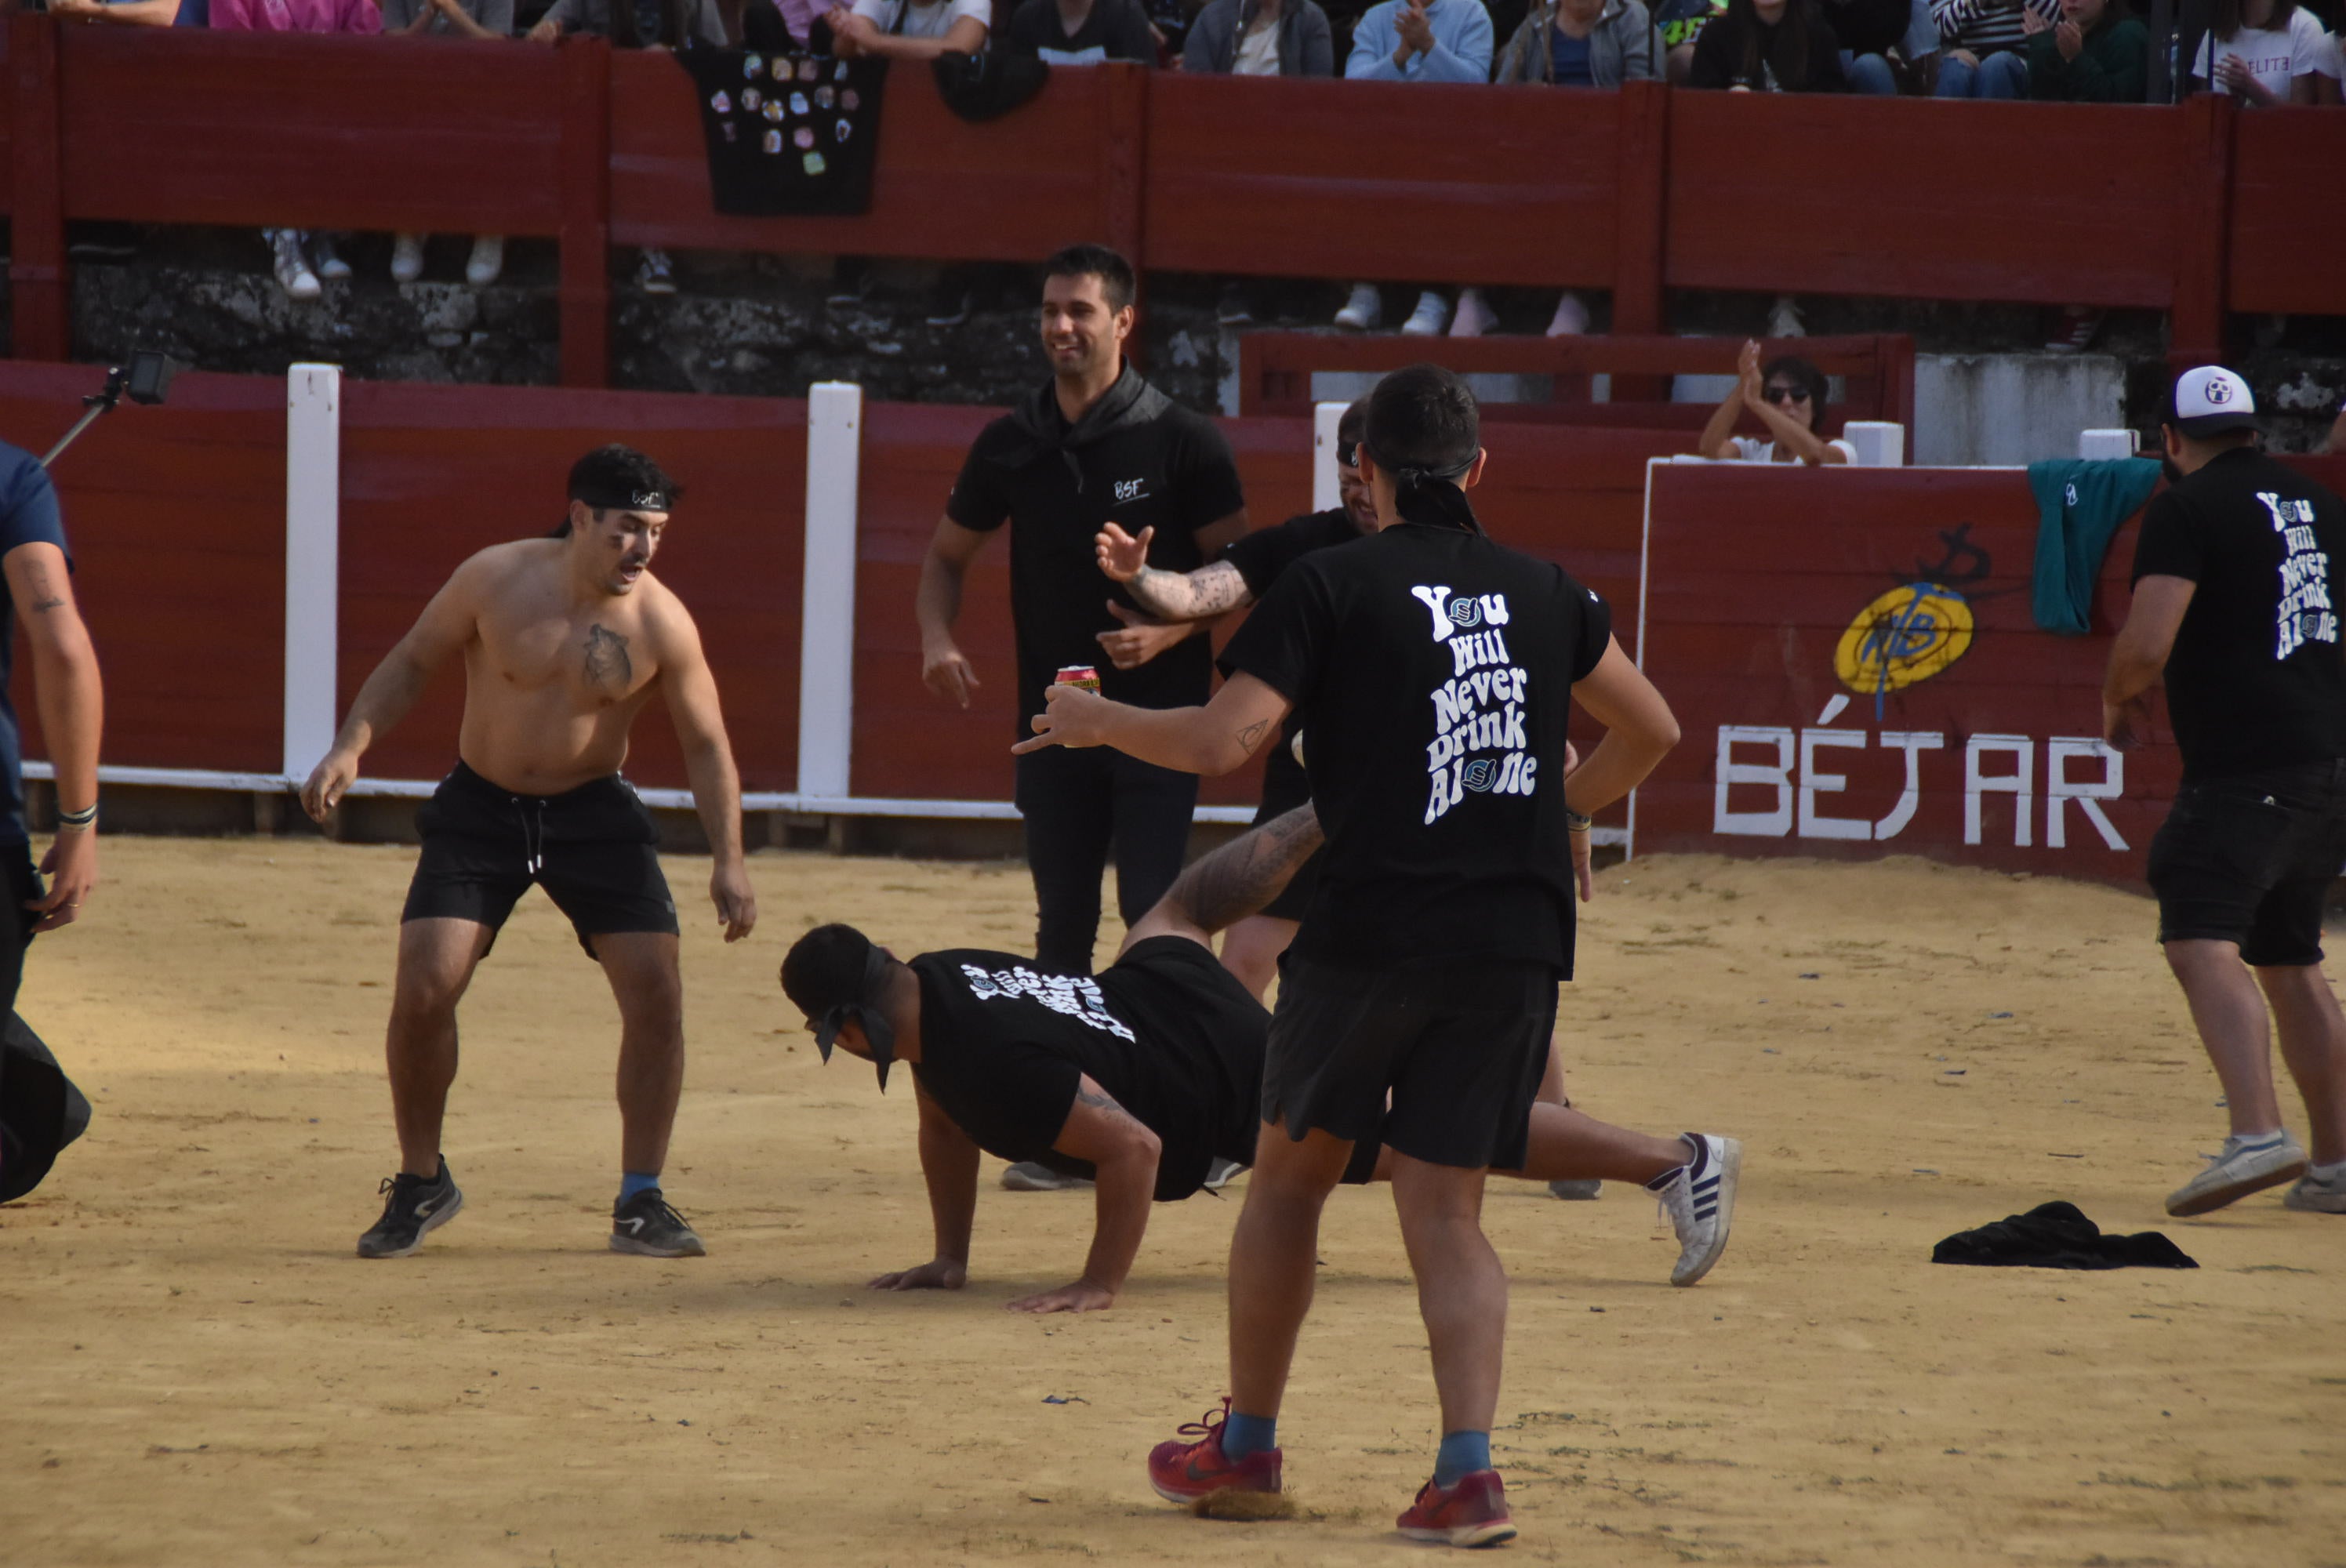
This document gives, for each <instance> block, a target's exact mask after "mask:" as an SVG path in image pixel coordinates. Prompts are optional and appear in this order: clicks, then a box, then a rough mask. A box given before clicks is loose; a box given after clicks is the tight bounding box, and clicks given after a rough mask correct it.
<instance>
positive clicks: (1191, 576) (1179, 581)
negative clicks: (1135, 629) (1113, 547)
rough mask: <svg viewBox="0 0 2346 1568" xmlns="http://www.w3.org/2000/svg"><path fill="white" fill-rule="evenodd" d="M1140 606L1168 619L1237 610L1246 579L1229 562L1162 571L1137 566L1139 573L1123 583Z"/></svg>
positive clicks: (1190, 618) (1243, 598)
mask: <svg viewBox="0 0 2346 1568" xmlns="http://www.w3.org/2000/svg"><path fill="white" fill-rule="evenodd" d="M1125 586H1126V587H1127V588H1128V589H1129V590H1130V591H1131V593H1132V596H1133V597H1134V598H1135V599H1136V600H1137V601H1138V602H1139V605H1140V607H1141V608H1142V609H1144V610H1147V611H1148V612H1149V613H1150V614H1151V615H1157V616H1163V617H1164V618H1165V619H1167V620H1168V621H1195V620H1202V619H1204V618H1205V617H1206V616H1219V615H1220V614H1221V613H1222V612H1223V611H1224V610H1233V609H1236V608H1237V607H1238V606H1239V605H1241V604H1243V603H1245V602H1246V599H1247V597H1248V595H1247V585H1246V578H1244V577H1243V576H1241V575H1239V569H1238V568H1237V567H1236V566H1233V565H1230V564H1229V562H1228V561H1215V562H1211V563H1209V564H1208V565H1203V566H1200V567H1199V568H1198V569H1197V570H1196V571H1194V572H1161V571H1159V570H1158V569H1157V568H1156V567H1154V566H1143V567H1142V568H1140V575H1138V576H1137V577H1135V578H1134V579H1133V580H1132V581H1131V582H1129V583H1127V584H1126V585H1125Z"/></svg>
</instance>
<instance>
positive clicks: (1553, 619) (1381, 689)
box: [1022, 365, 1741, 1546]
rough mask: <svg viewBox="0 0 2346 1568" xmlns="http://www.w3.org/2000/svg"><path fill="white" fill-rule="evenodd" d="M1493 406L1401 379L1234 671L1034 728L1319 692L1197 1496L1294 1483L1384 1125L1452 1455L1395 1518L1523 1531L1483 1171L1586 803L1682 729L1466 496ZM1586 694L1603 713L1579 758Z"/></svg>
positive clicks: (1441, 375)
mask: <svg viewBox="0 0 2346 1568" xmlns="http://www.w3.org/2000/svg"><path fill="white" fill-rule="evenodd" d="M1478 425H1479V422H1478V419H1477V415H1476V412H1475V408H1474V397H1473V394H1471V393H1470V392H1467V390H1466V388H1465V385H1464V382H1460V381H1459V380H1458V378H1457V377H1456V376H1454V375H1453V374H1451V373H1450V372H1447V371H1444V370H1442V369H1440V368H1439V367H1437V366H1433V365H1413V366H1412V367H1410V368H1409V369H1407V370H1403V371H1396V372H1393V373H1392V375H1389V376H1387V377H1385V378H1384V380H1383V381H1382V382H1379V383H1378V386H1377V390H1376V392H1374V393H1373V394H1372V396H1371V398H1370V401H1369V415H1368V426H1367V432H1366V434H1365V436H1364V438H1363V439H1362V444H1361V452H1360V463H1361V472H1362V473H1363V474H1364V475H1366V476H1367V478H1368V480H1369V483H1370V484H1371V486H1372V489H1373V490H1374V492H1375V495H1376V502H1377V521H1378V532H1377V533H1376V534H1374V535H1372V536H1370V537H1368V538H1365V539H1362V540H1359V541H1356V542H1355V543H1353V544H1351V545H1338V546H1337V547H1335V548H1334V549H1330V550H1321V551H1319V552H1316V553H1315V554H1313V555H1308V556H1306V557H1304V558H1303V559H1302V560H1301V561H1298V562H1297V563H1296V564H1295V565H1292V566H1290V568H1288V570H1287V572H1286V574H1285V575H1283V576H1282V577H1281V578H1280V582H1279V584H1278V585H1277V586H1275V587H1274V588H1272V590H1271V591H1270V594H1269V595H1268V596H1266V597H1265V598H1264V600H1263V602H1262V603H1261V604H1260V606H1256V608H1255V610H1254V612H1253V613H1252V614H1251V615H1250V616H1249V617H1248V619H1247V623H1246V625H1245V626H1242V627H1241V628H1239V633H1238V635H1237V636H1234V637H1233V638H1232V639H1231V641H1230V643H1229V647H1228V648H1227V649H1226V650H1225V652H1224V655H1223V659H1222V666H1223V669H1224V670H1225V672H1226V673H1227V675H1228V677H1229V678H1228V679H1227V680H1226V681H1225V683H1224V684H1223V686H1222V688H1221V690H1220V691H1219V692H1218V693H1217V694H1216V695H1215V697H1214V698H1213V700H1212V701H1211V702H1209V703H1208V704H1207V705H1206V706H1205V707H1203V708H1185V709H1178V710H1176V711H1173V712H1169V713H1167V712H1148V711H1144V710H1142V709H1138V708H1129V707H1126V706H1124V705H1122V704H1118V703H1115V702H1111V701H1107V700H1106V699H1104V698H1102V697H1096V696H1094V695H1093V694H1092V693H1090V692H1085V691H1076V692H1067V691H1064V690H1062V691H1055V692H1052V693H1050V694H1048V698H1047V700H1048V708H1046V710H1045V712H1043V713H1041V714H1038V715H1037V716H1036V717H1035V720H1034V728H1035V732H1036V737H1037V738H1036V739H1035V740H1032V741H1027V742H1023V743H1022V745H1023V746H1025V747H1029V748H1033V747H1043V746H1049V745H1053V744H1062V745H1074V746H1096V745H1110V746H1115V747H1117V748H1119V749H1123V750H1126V751H1129V752H1132V753H1134V754H1136V755H1138V756H1141V757H1145V758H1147V759H1149V760H1151V761H1154V762H1158V763H1160V764H1162V765H1164V766H1167V767H1173V768H1182V769H1189V770H1192V771H1197V772H1201V773H1225V772H1228V771H1229V770H1230V769H1234V768H1236V767H1238V766H1239V764H1240V763H1242V762H1243V761H1244V760H1245V759H1246V758H1247V757H1249V756H1250V755H1251V754H1252V753H1253V752H1254V751H1255V750H1256V749H1257V748H1260V746H1262V745H1263V744H1264V743H1265V742H1266V740H1268V739H1269V738H1270V736H1271V735H1272V733H1273V732H1274V730H1275V729H1276V728H1277V726H1278V724H1279V722H1280V719H1282V718H1285V717H1286V715H1287V714H1288V713H1289V712H1290V711H1291V710H1292V709H1294V708H1299V707H1300V708H1304V709H1305V710H1307V711H1308V713H1309V714H1310V719H1311V728H1310V732H1309V736H1308V738H1307V741H1306V744H1305V747H1304V768H1305V770H1306V772H1307V773H1308V775H1309V777H1310V779H1311V799H1312V803H1313V808H1314V809H1315V810H1316V812H1317V813H1318V815H1319V818H1320V820H1321V823H1322V824H1324V826H1325V827H1326V829H1327V833H1328V849H1327V860H1326V862H1325V864H1324V865H1323V867H1322V868H1321V877H1320V890H1319V893H1318V896H1317V897H1316V898H1314V899H1313V901H1312V902H1311V907H1310V908H1309V909H1308V910H1306V911H1305V912H1304V916H1303V925H1302V929H1301V932H1299V933H1298V934H1297V936H1296V939H1295V945H1294V946H1293V947H1292V948H1290V949H1289V951H1288V955H1287V960H1286V963H1285V966H1284V968H1283V970H1282V973H1281V980H1280V995H1279V1009H1278V1012H1277V1013H1275V1014H1274V1015H1273V1016H1272V1019H1271V1026H1270V1044H1269V1047H1268V1052H1267V1058H1266V1062H1265V1065H1264V1072H1263V1089H1262V1120H1263V1124H1264V1125H1263V1126H1262V1127H1261V1129H1260V1136H1259V1140H1258V1142H1257V1145H1256V1150H1255V1162H1254V1175H1253V1176H1252V1178H1251V1179H1250V1181H1249V1183H1248V1187H1247V1197H1246V1207H1245V1209H1244V1211H1243V1212H1242V1213H1241V1214H1240V1215H1239V1223H1238V1229H1237V1231H1236V1233H1235V1235H1234V1236H1233V1237H1232V1238H1231V1243H1230V1381H1231V1397H1230V1400H1229V1407H1228V1410H1229V1413H1228V1417H1227V1419H1226V1420H1209V1423H1208V1430H1207V1432H1206V1435H1205V1436H1204V1438H1203V1439H1202V1440H1201V1441H1197V1442H1182V1441H1178V1440H1175V1441H1169V1442H1166V1443H1162V1444H1159V1445H1158V1448H1157V1450H1156V1451H1155V1452H1153V1453H1152V1454H1151V1455H1150V1456H1149V1464H1148V1469H1149V1481H1150V1484H1151V1485H1152V1486H1154V1487H1155V1488H1156V1490H1157V1491H1158V1492H1159V1493H1160V1494H1162V1495H1163V1496H1165V1497H1168V1498H1169V1499H1172V1500H1174V1501H1177V1502H1186V1501H1194V1500H1196V1499H1198V1498H1200V1497H1203V1496H1205V1495H1208V1494H1209V1493H1211V1492H1217V1491H1222V1490H1228V1489H1239V1490H1249V1491H1260V1492H1276V1491H1278V1490H1279V1487H1280V1451H1279V1449H1278V1447H1277V1446H1276V1439H1277V1432H1276V1426H1277V1416H1278V1412H1279V1407H1280V1400H1281V1398H1282V1396H1283V1395H1284V1393H1285V1391H1286V1384H1287V1374H1288V1369H1289V1365H1290V1361H1291V1359H1292V1358H1293V1355H1294V1349H1295V1341H1296V1336H1297V1334H1298V1333H1299V1331H1300V1330H1301V1327H1302V1323H1303V1319H1304V1317H1305V1315H1306V1314H1307V1313H1308V1311H1309V1310H1310V1308H1311V1289H1312V1280H1313V1269H1314V1264H1315V1259H1316V1257H1317V1256H1318V1250H1317V1249H1318V1245H1319V1223H1320V1211H1321V1207H1322V1206H1323V1205H1324V1204H1325V1202H1326V1200H1327V1196H1328V1194H1329V1192H1330V1191H1331V1189H1332V1188H1333V1187H1334V1186H1335V1185H1336V1183H1337V1181H1338V1180H1339V1178H1340V1177H1341V1175H1342V1173H1343V1170H1344V1168H1345V1166H1346V1163H1347V1162H1348V1161H1349V1160H1350V1158H1351V1156H1352V1146H1353V1145H1354V1144H1355V1143H1356V1142H1357V1141H1359V1140H1360V1139H1362V1138H1364V1137H1366V1136H1368V1135H1371V1134H1372V1133H1378V1132H1380V1131H1381V1132H1382V1137H1383V1140H1384V1142H1385V1143H1386V1144H1387V1145H1389V1146H1390V1147H1391V1148H1392V1151H1393V1206H1394V1207H1395V1209H1396V1210H1397V1211H1398V1212H1399V1215H1400V1217H1401V1225H1402V1233H1403V1239H1404V1240H1405V1241H1406V1242H1407V1244H1408V1248H1409V1256H1410V1262H1411V1267H1412V1268H1413V1271H1414V1272H1415V1274H1416V1276H1417V1281H1418V1300H1419V1306H1420V1309H1421V1311H1422V1312H1423V1315H1424V1319H1425V1323H1426V1329H1427V1333H1428V1337H1429V1339H1430V1342H1431V1349H1432V1350H1433V1378H1434V1383H1435V1386H1436V1388H1437V1389H1438V1390H1440V1394H1441V1400H1442V1416H1443V1426H1442V1430H1443V1440H1442V1448H1441V1451H1440V1453H1439V1454H1438V1455H1437V1457H1436V1459H1435V1461H1434V1471H1433V1480H1432V1481H1429V1482H1428V1483H1427V1484H1426V1486H1425V1487H1424V1488H1423V1490H1422V1491H1421V1492H1419V1493H1418V1497H1417V1501H1416V1502H1415V1503H1414V1504H1413V1506H1412V1507H1411V1508H1410V1509H1409V1510H1408V1511H1407V1512H1404V1513H1403V1515H1402V1516H1401V1520H1400V1529H1401V1531H1402V1532H1403V1534H1405V1535H1409V1536H1411V1537H1413V1538H1417V1539H1425V1540H1435V1541H1446V1542H1448V1543H1451V1544H1453V1545H1457V1546H1480V1545H1490V1544H1494V1543H1498V1542H1500V1541H1505V1540H1507V1539H1510V1538H1511V1537H1512V1536H1513V1535H1514V1534H1515V1526H1514V1524H1513V1523H1512V1522H1511V1521H1510V1520H1509V1517H1508V1513H1507V1507H1506V1501H1505V1492H1504V1489H1503V1488H1502V1486H1501V1484H1500V1481H1499V1477H1498V1474H1497V1472H1496V1471H1493V1470H1492V1469H1491V1463H1490V1428H1491V1420H1492V1416H1493V1413H1494V1410H1495V1409H1496V1406H1497V1402H1498V1390H1499V1369H1500V1359H1501V1341H1502V1339H1503V1336H1504V1330H1505V1322H1506V1297H1507V1288H1506V1276H1505V1271H1504V1270H1503V1269H1502V1268H1501V1267H1500V1265H1499V1260H1498V1257H1497V1255H1496V1254H1495V1253H1494V1252H1493V1251H1492V1249H1491V1245H1490V1242H1489V1241H1488V1240H1487V1239H1486V1238H1485V1237H1484V1235H1483V1230H1482V1225H1481V1207H1482V1196H1483V1186H1484V1178H1485V1177H1486V1176H1487V1175H1488V1174H1489V1172H1490V1171H1491V1170H1492V1169H1493V1168H1505V1167H1506V1166H1512V1165H1515V1164H1518V1163H1519V1162H1520V1161H1521V1159H1522V1157H1523V1150H1524V1135H1525V1125H1526V1121H1527V1117H1526V1110H1527V1107H1529V1105H1531V1102H1532V1097H1533V1094H1534V1091H1535V1087H1536V1086H1537V1084H1538V1083H1539V1079H1540V1073H1541V1069H1542V1067H1543V1066H1544V1065H1545V1061H1546V1055H1547V1044H1548V1038H1549V1034H1550V1032H1551V1030H1552V1028H1553V1024H1554V1020H1555V1016H1556V982H1557V981H1558V980H1559V979H1566V978H1569V977H1570V974H1571V968H1572V937H1573V895H1574V891H1575V883H1576V881H1580V880H1581V879H1582V877H1583V876H1584V874H1585V869H1586V864H1587V837H1586V832H1587V827H1588V815H1587V813H1589V812H1590V811H1592V810H1594V809H1596V808H1598V807H1600V806H1604V805H1607V804H1609V803H1610V802H1612V801H1613V800H1615V799H1618V798H1619V797H1620V796H1621V795H1623V794H1625V793H1627V790H1628V789H1631V788H1632V787H1633V786H1635V785H1636V784H1637V781H1638V780H1639V779H1643V778H1644V777H1645V776H1646V774H1647V772H1648V771H1650V770H1651V769H1652V768H1653V766H1654V764H1655V763H1656V762H1658V760H1660V759H1661V758H1662V757H1663V755H1664V754H1666V753H1667V752H1668V749H1669V748H1670V747H1671V746H1672V745H1673V744H1675V743H1676V741H1677V739H1678V724H1677V721H1676V720H1675V719H1673V718H1671V717H1670V711H1669V708H1668V705H1667V704H1665V703H1664V702H1663V700H1662V698H1661V696H1660V694H1659V693H1658V692H1657V691H1655V689H1654V688H1653V687H1652V686H1651V684H1649V683H1648V682H1647V680H1646V678H1645V677H1644V676H1643V675H1642V674H1640V673H1639V672H1638V670H1637V667H1636V666H1635V665H1633V664H1631V663H1630V662H1629V659H1628V656H1627V655H1626V654H1624V653H1623V652H1622V651H1621V649H1620V647H1619V645H1618V644H1617V643H1616V642H1615V641H1614V639H1613V637H1612V635H1611V612H1610V611H1609V610H1608V609H1607V606H1606V605H1605V602H1604V601H1603V600H1602V599H1600V598H1598V597H1597V596H1596V595H1595V594H1592V593H1590V592H1589V591H1588V590H1587V589H1586V588H1584V587H1582V586H1581V585H1579V584H1578V583H1576V582H1575V581H1574V580H1573V579H1572V578H1571V577H1570V576H1569V575H1567V574H1566V573H1565V572H1564V571H1563V570H1562V569H1561V568H1560V567H1557V566H1554V565H1548V564H1547V563H1545V562H1542V561H1538V560H1535V559H1534V558H1532V557H1531V556H1528V555H1521V554H1518V553H1516V552H1515V551H1512V550H1507V549H1504V548H1502V547H1501V546H1499V545H1495V544H1494V543H1493V542H1492V541H1491V540H1490V539H1489V538H1487V537H1486V536H1484V534H1483V531H1482V527H1481V524H1479V523H1477V522H1476V520H1475V518H1474V509H1473V507H1472V506H1470V505H1469V504H1467V500H1466V496H1465V490H1466V489H1467V488H1468V487H1471V486H1472V485H1473V484H1474V483H1475V482H1476V481H1477V480H1478V479H1479V478H1480V477H1481V474H1482V470H1483V453H1482V450H1481V448H1480V447H1479V445H1478V444H1477V441H1476V436H1477V432H1478ZM1575 698H1577V699H1578V700H1579V701H1580V702H1581V704H1582V706H1583V707H1585V708H1587V709H1588V711H1589V712H1590V714H1591V715H1592V716H1594V717H1595V718H1596V719H1597V720H1598V721H1599V722H1600V723H1602V724H1604V725H1605V726H1606V728H1607V734H1606V737H1605V738H1604V740H1603V741H1602V742H1601V743H1600V744H1599V745H1598V746H1597V748H1596V750H1595V751H1594V752H1593V753H1591V754H1590V756H1589V758H1588V759H1587V760H1586V761H1585V762H1584V763H1582V764H1581V765H1580V766H1579V767H1578V768H1577V769H1573V770H1572V772H1571V776H1570V778H1569V779H1566V777H1565V772H1566V768H1565V724H1566V718H1567V716H1568V713H1569V710H1570V707H1571V704H1572V702H1573V700H1574V699H1575ZM1567 790H1568V791H1569V799H1567V798H1566V797H1567ZM1388 1095H1390V1109H1388V1108H1387V1097H1388ZM1689 1143H1690V1145H1692V1147H1693V1149H1694V1154H1695V1157H1694V1159H1693V1161H1692V1162H1691V1163H1690V1164H1689V1166H1688V1167H1687V1179H1688V1185H1689V1186H1690V1188H1691V1189H1692V1191H1693V1192H1694V1194H1695V1195H1696V1202H1697V1205H1698V1209H1699V1206H1700V1205H1701V1204H1703V1203H1705V1202H1709V1203H1712V1204H1714V1205H1715V1206H1716V1207H1717V1209H1718V1211H1719V1214H1720V1215H1721V1216H1722V1217H1723V1216H1724V1214H1725V1212H1726V1209H1727V1206H1728V1204H1729V1201H1731V1196H1732V1193H1733V1190H1734V1181H1735V1178H1736V1175H1737V1172H1738V1167H1739V1162H1740V1158H1741V1153H1740V1150H1739V1147H1738V1145H1736V1144H1735V1143H1734V1141H1733V1140H1731V1139H1725V1138H1715V1137H1710V1136H1708V1135H1706V1136H1701V1137H1698V1138H1693V1139H1690V1140H1689Z"/></svg>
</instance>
